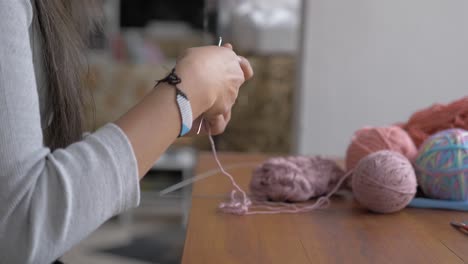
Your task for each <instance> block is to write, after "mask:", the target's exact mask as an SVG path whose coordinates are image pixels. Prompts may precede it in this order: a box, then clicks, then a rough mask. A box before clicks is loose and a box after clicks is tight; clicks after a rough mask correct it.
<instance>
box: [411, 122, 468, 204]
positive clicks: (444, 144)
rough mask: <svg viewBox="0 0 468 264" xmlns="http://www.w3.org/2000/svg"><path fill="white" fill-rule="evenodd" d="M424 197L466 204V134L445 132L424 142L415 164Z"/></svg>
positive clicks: (467, 162)
mask: <svg viewBox="0 0 468 264" xmlns="http://www.w3.org/2000/svg"><path fill="white" fill-rule="evenodd" d="M415 167H416V172H417V177H418V183H419V185H420V186H421V189H422V190H423V192H424V194H425V195H426V196H428V197H430V198H435V199H443V200H456V201H463V200H468V131H466V130H462V129H448V130H444V131H441V132H439V133H436V134H435V135H433V136H431V137H430V138H428V139H427V140H426V141H425V142H424V144H423V145H422V146H421V149H420V152H419V155H418V157H417V159H416V162H415Z"/></svg>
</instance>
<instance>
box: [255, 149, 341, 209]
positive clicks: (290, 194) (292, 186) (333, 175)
mask: <svg viewBox="0 0 468 264" xmlns="http://www.w3.org/2000/svg"><path fill="white" fill-rule="evenodd" d="M344 174H345V173H344V171H343V170H342V169H341V168H340V167H338V165H336V163H335V162H334V161H332V160H329V159H324V158H322V157H306V156H290V157H277V158H271V159H269V160H267V161H266V162H265V163H263V164H262V165H261V166H259V167H258V168H257V169H256V170H255V171H254V172H253V176H252V180H251V182H250V193H251V196H252V197H253V199H255V200H257V201H275V202H303V201H307V200H309V199H311V198H313V197H318V196H321V195H324V194H326V193H328V192H330V191H331V189H333V187H334V186H335V185H336V183H337V182H338V181H339V180H340V179H341V178H342V177H343V176H344Z"/></svg>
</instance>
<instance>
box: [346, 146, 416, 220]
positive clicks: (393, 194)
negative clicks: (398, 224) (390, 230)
mask: <svg viewBox="0 0 468 264" xmlns="http://www.w3.org/2000/svg"><path fill="white" fill-rule="evenodd" d="M352 184H353V193H354V197H355V198H356V200H357V201H358V202H359V203H360V204H361V205H363V206H364V207H366V208H367V209H369V210H371V211H374V212H377V213H393V212H397V211H399V210H401V209H403V208H405V207H406V206H407V205H408V204H409V202H410V201H411V199H413V197H414V195H415V194H416V186H417V183H416V175H415V172H414V169H413V166H412V165H411V163H410V161H409V160H408V159H407V158H406V157H405V156H403V155H402V154H400V153H398V152H394V151H388V150H382V151H378V152H375V153H372V154H370V155H368V156H367V157H365V158H364V159H362V160H361V161H360V162H359V163H358V165H357V166H356V168H355V170H354V173H353V178H352Z"/></svg>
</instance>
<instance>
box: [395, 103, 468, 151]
mask: <svg viewBox="0 0 468 264" xmlns="http://www.w3.org/2000/svg"><path fill="white" fill-rule="evenodd" d="M402 127H403V129H405V130H406V131H407V132H408V134H409V135H410V137H411V138H412V139H413V141H414V143H415V144H416V146H417V147H420V146H421V144H422V143H423V142H424V141H425V140H426V139H427V138H429V137H430V136H431V135H433V134H435V133H437V132H440V131H442V130H446V129H451V128H461V129H465V130H468V96H465V97H463V98H461V99H459V100H456V101H453V102H452V103H449V104H447V105H444V104H434V105H432V106H430V107H428V108H425V109H422V110H420V111H418V112H416V113H414V114H413V115H412V116H411V117H410V119H409V120H408V122H407V123H406V124H403V125H402Z"/></svg>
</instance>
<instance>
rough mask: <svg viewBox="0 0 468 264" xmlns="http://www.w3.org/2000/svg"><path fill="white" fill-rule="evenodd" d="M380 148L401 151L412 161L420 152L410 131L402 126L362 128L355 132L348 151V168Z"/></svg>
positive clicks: (348, 169)
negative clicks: (406, 130)
mask: <svg viewBox="0 0 468 264" xmlns="http://www.w3.org/2000/svg"><path fill="white" fill-rule="evenodd" d="M380 150H392V151H395V152H398V153H401V154H403V155H404V156H405V157H406V158H408V159H409V160H410V161H413V160H414V159H415V158H416V155H417V154H418V150H417V149H416V146H415V145H414V143H413V141H412V140H411V138H410V137H409V135H408V133H406V132H405V131H404V130H403V129H402V128H400V127H397V126H389V127H368V128H362V129H360V130H358V131H356V132H355V134H354V136H353V138H352V140H351V143H350V145H349V146H348V149H347V151H346V170H347V171H350V170H352V169H353V168H354V167H356V165H357V164H358V162H359V161H360V160H361V159H362V158H364V157H366V156H367V155H369V154H371V153H374V152H377V151H380Z"/></svg>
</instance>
